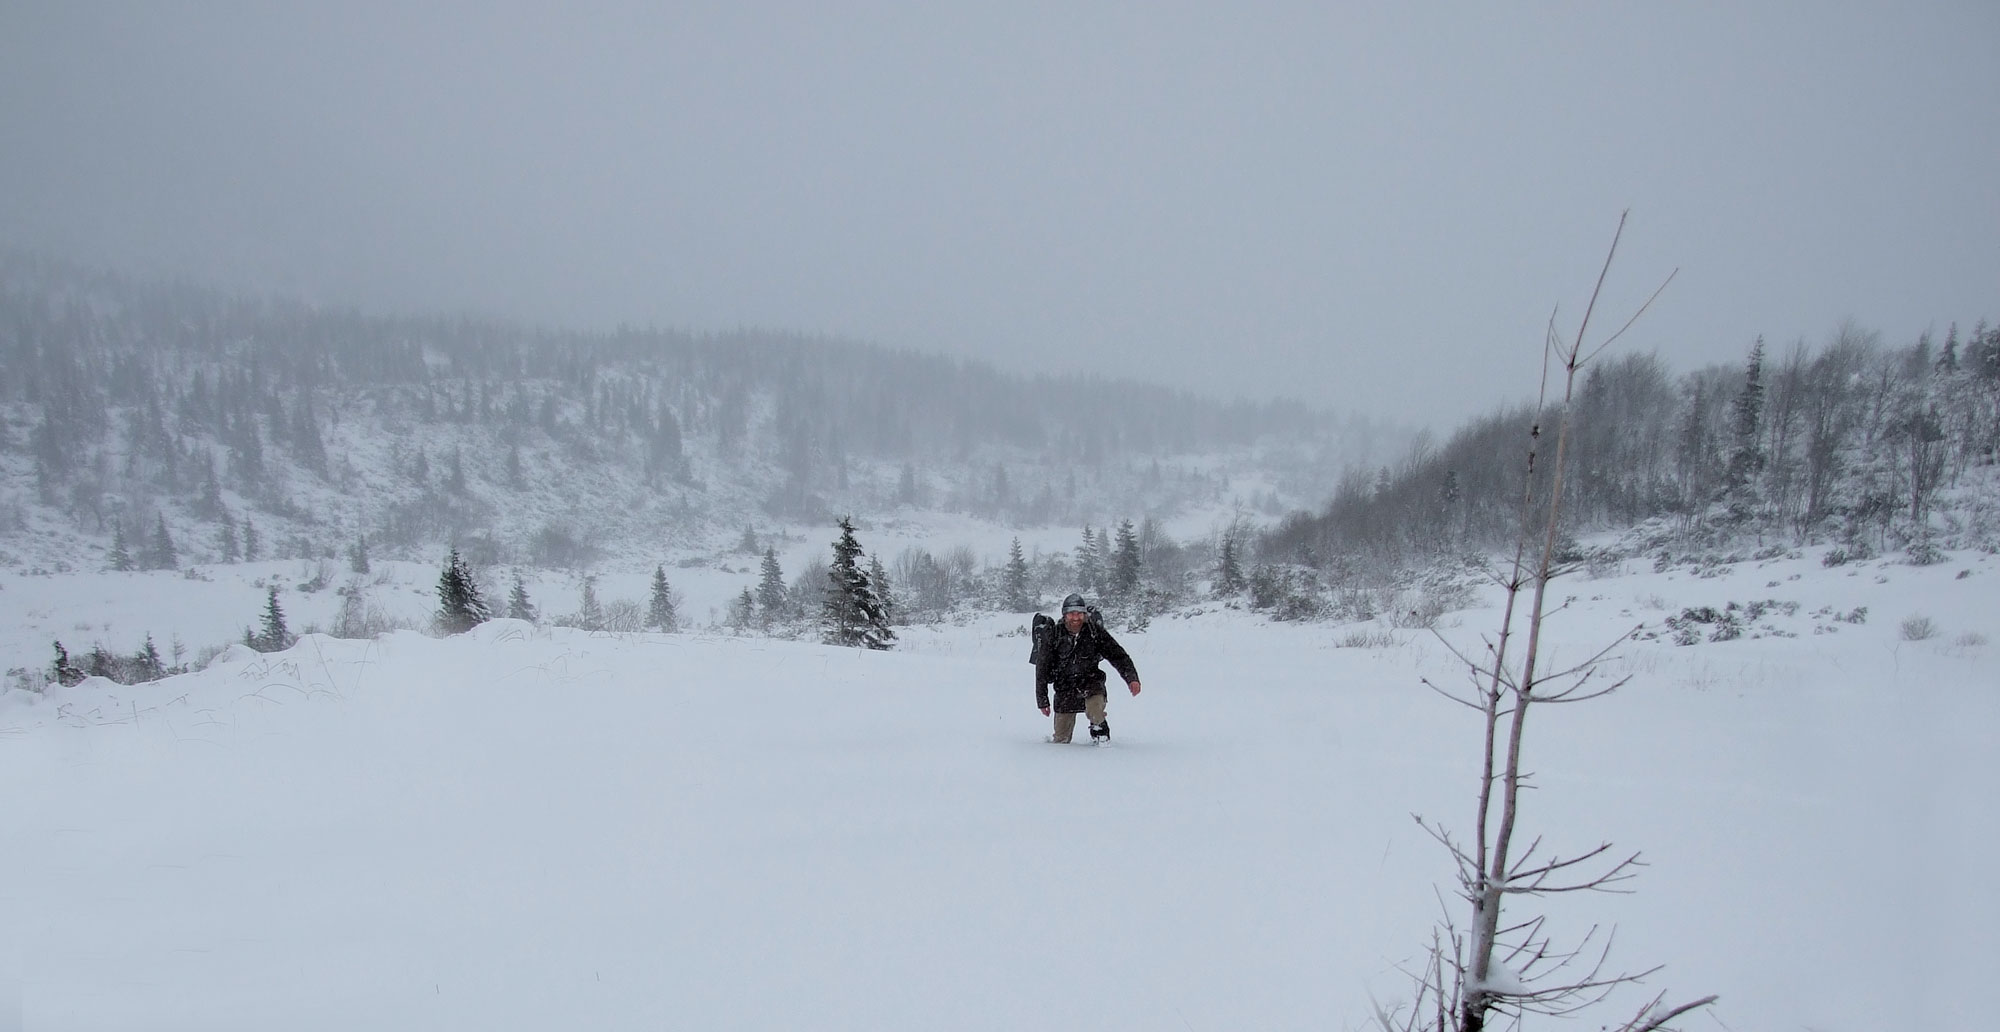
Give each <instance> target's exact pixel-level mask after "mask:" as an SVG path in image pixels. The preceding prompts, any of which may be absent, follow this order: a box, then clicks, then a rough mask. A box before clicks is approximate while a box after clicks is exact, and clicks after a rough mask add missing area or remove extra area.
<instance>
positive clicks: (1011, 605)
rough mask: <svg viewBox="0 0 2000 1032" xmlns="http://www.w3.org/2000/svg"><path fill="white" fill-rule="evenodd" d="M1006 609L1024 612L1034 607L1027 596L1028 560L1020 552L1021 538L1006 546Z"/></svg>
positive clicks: (1011, 611) (1032, 600)
mask: <svg viewBox="0 0 2000 1032" xmlns="http://www.w3.org/2000/svg"><path fill="white" fill-rule="evenodd" d="M1006 595H1007V611H1008V612H1010V613H1025V612H1027V611H1028V610H1030V609H1033V608H1035V601H1034V599H1031V598H1029V597H1028V560H1027V557H1025V556H1023V555H1022V554H1021V539H1020V538H1018V537H1017V538H1015V539H1014V540H1013V542H1012V543H1011V544H1009V545H1008V546H1007V580H1006Z"/></svg>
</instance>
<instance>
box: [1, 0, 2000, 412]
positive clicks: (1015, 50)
mask: <svg viewBox="0 0 2000 1032" xmlns="http://www.w3.org/2000/svg"><path fill="white" fill-rule="evenodd" d="M572 6H578V5H568V4H564V5H558V4H553V3H549V4H508V3H498V2H481V3H464V4H404V3H382V4H374V3H355V2H346V0H343V2H339V3H318V4H309V3H297V4H292V3H262V2H246V3H240V4H218V3H170V2H157V3H154V2H148V3H138V4H105V3H88V2H64V0H50V2H39V3H38V2H24V0H0V141H4V142H0V244H5V245H8V246H16V247H19V246H26V247H31V248H36V249H43V250H48V251H52V252H54V253H57V254H60V255H64V256H68V257H73V258H77V259H81V260H84V261H87V262H91V263H97V264H107V265H110V266H112V267H115V268H118V269H122V270H128V271H134V272H140V273H148V274H150V273H171V274H177V275H184V276H188V277H192V278H195V279H198V280H200V281H202V282H206V283H212V284H216V285H221V286H227V287H241V288H249V289H258V290H267V289H268V290H276V291H282V292H285V293H288V294H294V295H297V296H301V297H303V298H305V299H307V300H312V301H319V302H328V303H350V302H351V303H357V304H360V305H362V306H363V307H366V308H369V309H372V310H377V311H404V310H414V311H426V312H431V311H452V312H456V311H464V310H472V311H477V312H484V313H490V314H493V315H498V316H504V317H512V318H520V319H524V320H529V321H535V322H542V323H551V324H559V325H566V326H575V327H580V328H582V327H599V326H613V325H616V324H618V323H620V322H628V323H633V324H647V323H651V324H656V325H663V326H675V327H682V328H689V329H697V330H700V329H727V328H731V327H735V326H738V325H757V326H767V327H776V328H783V329H796V330H803V331H808V332H818V331H824V332H827V333H830V334H836V335H841V336H849V337H857V338H862V339H867V340H874V341H877V342H880V343H884V344H888V345H892V346H897V347H905V348H913V349H919V350H925V351H934V352H945V353H953V354H968V355H977V356H981V357H984V358H987V359H990V360H992V361H995V362H997V363H1000V364H1002V365H1006V366H1009V367H1013V368H1026V367H1030V366H1039V367H1041V368H1046V369H1051V370H1061V369H1080V368H1092V369H1097V370H1101V371H1105V372H1109V373H1114V374H1125V375H1132V376H1137V377H1141V378H1145V379H1150V380H1155V381H1159V382H1164V383H1168V384H1172V385H1176V386H1183V387H1190V388H1196V389H1200V390H1204V391H1206V392H1209V393H1214V394H1220V395H1225V396H1234V395H1239V394H1240V395H1246V396H1251V397H1259V398H1261V397H1268V396H1272V395H1287V396H1292V397H1297V398H1301V399H1304V400H1307V401H1310V402H1314V403H1319V404H1325V405H1330V406H1336V407H1340V408H1345V409H1353V410H1358V411H1361V412H1365V413H1368V414H1371V415H1380V416H1390V417H1395V418H1400V419H1404V420H1409V421H1412V422H1428V423H1431V424H1433V425H1437V426H1439V427H1440V428H1444V427H1449V426H1451V425H1453V424H1455V423H1456V422H1457V421H1458V420H1459V419H1460V418H1462V417H1464V416H1466V415H1469V414H1473V413H1476V412H1481V411H1484V410H1486V409H1488V408H1490V407H1491V406H1492V405H1494V404H1496V403H1498V402H1500V401H1501V400H1506V399H1514V398H1520V397H1526V396H1528V395H1530V394H1532V391H1533V386H1534V385H1533V379H1534V375H1535V362H1536V360H1537V357H1538V350H1537V349H1538V345H1539V342H1540V337H1541V330H1542V327H1543V325H1544V324H1545V323H1546V321H1547V318H1548V315H1549V312H1550V310H1551V308H1553V307H1554V306H1556V305H1558V304H1560V305H1561V306H1563V309H1564V311H1565V313H1567V314H1568V316H1570V317H1571V318H1569V319H1565V320H1564V324H1565V325H1570V324H1573V317H1574V315H1575V314H1576V313H1577V312H1578V311H1579V310H1580V308H1581V305H1582V301H1583V299H1584V297H1585V296H1586V295H1587V293H1588V291H1589V287H1590V283H1591V280H1592V278H1593V276H1594V275H1595V272H1596V266H1597V263H1598V262H1599V260H1600V259H1601V257H1602V254H1603V249H1604V247H1605V245H1606V244H1607V243H1608V242H1609V238H1610V234H1611V232H1612V229H1613V228H1614V226H1615V225H1616V222H1617V218H1618V213H1619V212H1620V211H1621V210H1623V209H1626V208H1630V209H1631V210H1632V223H1631V225H1630V227H1629V229H1628V230H1627V234H1626V239H1625V243H1624V245H1623V249H1622V250H1621V259H1620V265H1619V266H1618V268H1617V269H1616V270H1615V271H1614V275H1613V282H1612V286H1613V291H1612V295H1611V297H1612V304H1613V307H1614V308H1617V309H1624V310H1629V308H1630V306H1631V305H1633V304H1636V302H1637V300H1638V299H1639V298H1640V297H1642V296H1643V295H1644V294H1646V293H1648V292H1650V291H1651V290H1652V288H1653V287H1655V286H1657V285H1658V283H1659V282H1660V280H1661V279H1663V278H1664V277H1665V276H1666V275H1667V273H1668V272H1670V271H1671V270H1672V269H1674V268H1675V267H1678V268H1679V269H1680V270H1681V272H1680V275H1679V278H1678V279H1677V280H1676V281H1675V283H1674V285H1673V286H1672V287H1670V288H1669V290H1668V292H1667V294H1666V295H1665V296H1664V297H1663V299H1662V300H1661V302H1660V303H1659V304H1658V305H1657V306H1656V308H1655V309H1654V311H1653V312H1652V313H1651V314H1650V315H1648V316H1647V318H1646V319H1645V320H1644V321H1642V322H1641V323H1640V324H1639V326H1638V327H1637V328H1636V329H1635V330H1634V331H1633V333H1632V334H1631V335H1630V336H1629V337H1628V338H1627V343H1625V344H1623V345H1621V346H1623V347H1628V348H1632V349H1635V350H1657V351H1658V352H1660V353H1661V354H1662V355H1663V356H1664V357H1666V358H1667V359H1668V361H1669V362H1670V363H1671V364H1672V365H1673V366H1674V367H1675V368H1679V369H1687V368H1692V367H1694V366H1696V365H1699V364H1703V363H1707V362H1711V361H1736V360H1739V359H1740V358H1741V357H1742V355H1743V354H1744V352H1745V350H1746V349H1747V347H1748V345H1749V343H1750V341H1751V339H1752V338H1754V337H1755V336H1757V335H1758V334H1764V335H1766V336H1767V337H1768V338H1770V339H1771V341H1772V342H1773V343H1774V344H1776V345H1779V346H1782V345H1784V344H1786V343H1788V342H1790V341H1791V340H1793V339H1796V338H1798V337H1801V336H1804V337H1806V338H1808V339H1809V340H1810V341H1812V342H1813V343H1818V342H1819V341H1820V340H1822V339H1824V337H1825V336H1826V335H1827V333H1828V332H1829V331H1831V330H1832V328H1833V327H1834V326H1835V325H1836V324H1837V323H1838V322H1839V321H1840V320H1842V319H1843V318H1853V319H1855V320H1856V321H1858V322H1859V323H1860V324H1861V325H1862V326H1864V327H1866V328H1871V329H1875V330H1879V331H1881V332H1882V333H1883V335H1884V338H1885V340H1887V341H1888V342H1891V343H1902V342H1907V341H1908V340H1911V339H1914V337H1915V335H1916V334H1917V333H1918V332H1920V331H1922V330H1923V329H1925V328H1926V327H1929V326H1933V325H1934V326H1935V329H1936V330H1937V331H1938V332H1939V333H1940V334H1941V333H1942V332H1943V330H1944V328H1945V325H1946V324H1947V323H1949V322H1950V321H1952V320H1959V321H1961V322H1964V323H1966V324H1968V325H1967V327H1966V328H1968V329H1969V328H1970V326H1969V324H1970V323H1971V322H1972V321H1973V320H1976V319H1978V318H1981V317H2000V128H1996V127H2000V57H1996V55H1997V54H2000V4H1996V3H1993V2H1992V0H1966V2H1961V3H1925V2H1916V3H1896V4H1890V3H1876V4H1857V3H1841V2H1807V3H1782V4H1781V3H1750V4H1736V3H1727V4H1705V3H1610V4H1595V3H1591V4H1585V3H1577V4H1561V5H1556V4H1514V3H1438V4H1431V3H1383V4H1372V5H1356V4H1346V3H1334V2H1327V0H1321V2H1308V3H1296V4H1292V3H1258V2H1248V3H1234V4H1217V3H1125V4H1109V3H1094V2H1072V0H1064V2H1053V3H1044V2H1016V3H1004V4H959V3H949V2H944V3H940V2H936V0H930V2H913V3H869V2H863V3H761V2H718V3H712V4H711V3H676V2H667V3H657V4H632V5H599V4H590V5H581V6H580V9H579V10H576V11H564V12H562V13H557V8H558V7H563V8H568V7H572ZM1113 403H1115V401H1114V399H1110V398H1107V399H1106V404H1113Z"/></svg>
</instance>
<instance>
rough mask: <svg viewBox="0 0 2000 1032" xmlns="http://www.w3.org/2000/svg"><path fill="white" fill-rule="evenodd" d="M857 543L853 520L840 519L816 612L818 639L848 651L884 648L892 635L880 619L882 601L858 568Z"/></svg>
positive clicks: (893, 632)
mask: <svg viewBox="0 0 2000 1032" xmlns="http://www.w3.org/2000/svg"><path fill="white" fill-rule="evenodd" d="M861 554H862V553H861V543H860V542H858V541H856V540H855V539H854V520H853V518H852V517H845V516H844V517H841V520H840V537H839V538H837V539H836V540H835V541H834V543H833V565H832V566H830V567H828V568H827V571H826V577H827V587H826V601H825V602H824V604H823V605H822V607H821V610H820V640H821V641H823V642H825V643H826V644H828V645H843V646H847V647H849V648H867V649H887V648H890V647H891V646H892V644H893V643H894V642H895V640H896V632H895V631H892V630H890V629H889V625H888V623H886V622H885V621H884V620H883V616H882V602H881V600H880V599H879V598H877V597H876V596H875V589H874V586H873V585H872V584H871V583H870V582H869V579H868V574H867V572H866V571H864V570H862V569H861V562H860V560H861Z"/></svg>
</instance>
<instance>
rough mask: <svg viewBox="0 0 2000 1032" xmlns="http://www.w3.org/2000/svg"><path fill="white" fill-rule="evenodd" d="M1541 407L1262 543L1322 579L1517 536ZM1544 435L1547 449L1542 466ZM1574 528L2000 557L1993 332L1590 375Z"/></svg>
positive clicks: (1293, 520) (1869, 340)
mask: <svg viewBox="0 0 2000 1032" xmlns="http://www.w3.org/2000/svg"><path fill="white" fill-rule="evenodd" d="M1555 425H1556V423H1555V413H1554V410H1553V409H1550V410H1548V411H1544V412H1541V413H1537V412H1536V411H1535V410H1534V407H1533V406H1524V407H1521V408H1517V409H1512V410H1506V411H1500V412H1495V413H1493V414H1490V415H1487V416H1485V417H1482V418H1479V419H1476V420H1474V421H1472V422H1470V423H1468V424H1467V425H1465V426H1464V427H1462V428H1460V429H1459V430H1458V431H1457V432H1455V433H1453V434H1452V435H1451V436H1450V438H1449V439H1447V440H1446V441H1445V442H1444V443H1443V444H1436V443H1435V442H1431V441H1424V442H1420V443H1419V444H1418V445H1417V446H1416V447H1415V448H1414V449H1412V450H1411V451H1410V452H1409V453H1407V454H1406V455H1405V456H1404V457H1403V458H1402V460H1401V461H1400V462H1398V463H1396V464H1395V465H1393V466H1388V465H1385V466H1379V467H1376V468H1373V469H1366V468H1356V469H1353V470H1350V471H1349V472H1348V473H1347V475H1346V476H1345V477H1344V478H1343V480H1342V482H1341V484H1340V486H1339V488H1338V490H1337V491H1336V492H1335V493H1334V495H1333V497H1332V499H1331V500H1330V501H1329V502H1328V503H1327V504H1326V505H1325V506H1324V507H1323V508H1321V509H1319V510H1317V511H1315V512H1312V513H1298V514H1295V515H1293V516H1292V517H1290V518H1288V519H1287V520H1285V521H1284V522H1283V524H1282V525H1281V526H1280V527H1278V528H1277V529H1275V530H1274V531H1273V532H1272V533H1271V534H1269V535H1268V536H1266V537H1265V538H1264V539H1263V540H1262V541H1261V544H1262V546H1263V554H1264V555H1265V556H1266V558H1267V559H1270V560H1272V561H1274V562H1280V563H1289V564H1293V565H1294V566H1296V567H1300V568H1303V569H1304V570H1309V571H1316V572H1318V573H1320V574H1326V573H1334V574H1336V575H1338V574H1339V573H1341V572H1343V571H1345V572H1351V571H1352V570H1353V569H1355V568H1356V567H1357V565H1359V566H1371V565H1374V566H1379V565H1381V564H1390V565H1397V564H1409V563H1412V562H1423V561H1425V560H1427V559H1430V558H1435V557H1440V556H1454V555H1460V554H1464V553H1466V552H1470V551H1477V550H1481V549H1488V548H1493V547H1496V546H1500V545H1504V544H1509V543H1511V542H1512V540H1513V535H1514V528H1515V527H1516V526H1517V525H1518V524H1517V513H1518V511H1519V507H1520V502H1521V497H1522V488H1523V486H1524V480H1523V478H1524V477H1525V476H1526V475H1527V461H1528V447H1529V443H1530V437H1529V434H1530V431H1531V430H1533V429H1534V428H1536V427H1541V428H1543V429H1544V430H1546V431H1548V432H1549V433H1547V434H1546V435H1545V436H1546V437H1549V438H1552V437H1553V430H1554V428H1555ZM1554 446H1555V442H1554V441H1553V440H1552V439H1545V440H1544V441H1542V456H1543V462H1544V465H1543V466H1542V467H1541V469H1543V470H1545V469H1546V468H1547V467H1546V463H1547V460H1548V458H1549V457H1550V455H1551V454H1552V450H1553V448H1554ZM1568 448H1569V453H1568V457H1567V464H1568V465H1567V469H1568V473H1567V476H1566V479H1565V480H1564V483H1563V491H1564V494H1565V498H1564V511H1565V512H1566V513H1568V514H1569V525H1570V526H1571V528H1572V530H1573V531H1575V532H1577V533H1583V532H1587V531H1592V530H1607V529H1611V530H1617V529H1624V528H1637V530H1638V533H1637V534H1636V535H1635V537H1634V541H1635V547H1641V548H1645V549H1647V550H1649V551H1651V552H1653V553H1655V554H1659V553H1665V554H1666V556H1667V558H1668V560H1669V561H1672V560H1673V559H1674V558H1675V557H1676V556H1687V555H1692V554H1700V553H1703V552H1715V551H1727V550H1730V549H1740V548H1746V547H1747V548H1783V547H1787V546H1795V545H1801V544H1813V543H1839V544H1841V545H1843V546H1844V551H1843V553H1842V554H1847V555H1852V556H1855V557H1861V556H1866V555H1872V554H1877V553H1881V552H1884V551H1889V550H1894V549H1904V548H1907V549H1910V550H1911V551H1912V555H1913V557H1915V558H1917V559H1918V560H1919V561H1921V560H1922V558H1923V557H1924V556H1925V555H1928V554H1934V551H1935V550H1936V549H1938V548H1950V547H1958V548H1964V547H1981V548H1987V549H1993V548H1995V547H2000V493H1996V491H1995V462H1996V455H1997V454H2000V329H1992V328H1989V327H1988V326H1987V325H1986V324H1985V323H1984V322H1983V321H1982V322H1981V323H1980V324H1979V325H1978V326H1977V327H1975V328H1974V329H1973V330H1972V331H1971V333H1969V334H1965V335H1961V333H1960V331H1959V329H1958V327H1957V326H1956V325H1953V326H1951V327H1949V328H1948V329H1947V330H1946V331H1945V333H1944V335H1943V337H1942V339H1941V340H1940V339H1933V338H1932V336H1931V335H1929V334H1925V335H1924V336H1922V337H1920V338H1919V339H1918V340H1916V341H1914V342H1912V343H1910V344H1908V345H1905V346H1885V345H1883V344H1882V343H1881V342H1880V340H1879V339H1878V338H1877V337H1876V335H1874V334H1872V333H1869V332H1866V331H1863V330H1861V329H1859V328H1857V327H1854V326H1852V325H1843V326H1842V327H1841V328H1840V329H1838V330H1837V331H1836V332H1835V333H1834V334H1833V335H1832V337H1831V338H1830V339H1829V340H1827V341H1826V342H1824V343H1823V344H1821V345H1819V346H1817V347H1813V346H1809V345H1807V344H1806V343H1804V342H1803V341H1801V342H1798V343H1794V344H1792V345H1791V346H1789V347H1787V348H1784V349H1783V350H1782V351H1781V352H1778V353H1773V351H1772V350H1771V349H1769V348H1767V347H1766V346H1765V344H1764V342H1763V340H1762V339H1759V340H1758V341H1756V342H1755V343H1754V344H1753V345H1752V346H1751V347H1750V348H1749V351H1748V354H1747V355H1746V356H1745V359H1744V361H1743V362H1742V364H1740V365H1734V366H1712V367H1709V368H1705V369H1698V370H1694V371H1691V372H1686V373H1682V374H1678V375H1676V374H1675V373H1674V372H1673V371H1672V370H1670V369H1669V367H1668V366H1667V364H1666V362H1665V361H1663V360H1662V359H1661V358H1660V357H1659V356H1658V355H1654V354H1628V355H1617V354H1615V353H1612V354H1607V355H1606V356H1605V357H1604V358H1602V359H1601V360H1600V361H1598V362H1596V363H1595V364H1593V365H1590V366H1587V367H1586V369H1585V374H1584V377H1583V380H1582V383H1581V388H1580V390H1579V393H1578V396H1577V398H1576V400H1575V423H1574V428H1573V436H1572V439H1571V440H1570V441H1569V442H1568Z"/></svg>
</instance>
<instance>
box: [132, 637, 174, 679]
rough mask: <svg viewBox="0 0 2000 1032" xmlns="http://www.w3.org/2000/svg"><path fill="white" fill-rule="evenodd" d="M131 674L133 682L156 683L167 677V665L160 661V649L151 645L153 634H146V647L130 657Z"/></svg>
mask: <svg viewBox="0 0 2000 1032" xmlns="http://www.w3.org/2000/svg"><path fill="white" fill-rule="evenodd" d="M132 673H133V675H134V678H133V679H134V680H135V681H157V680H159V679H160V678H162V677H165V676H167V665H166V663H164V662H162V661H161V660H160V647H159V646H158V645H155V644H153V633H152V632H151V631H148V632H146V647H145V648H142V649H140V650H139V652H138V654H137V655H135V656H133V657H132Z"/></svg>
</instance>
